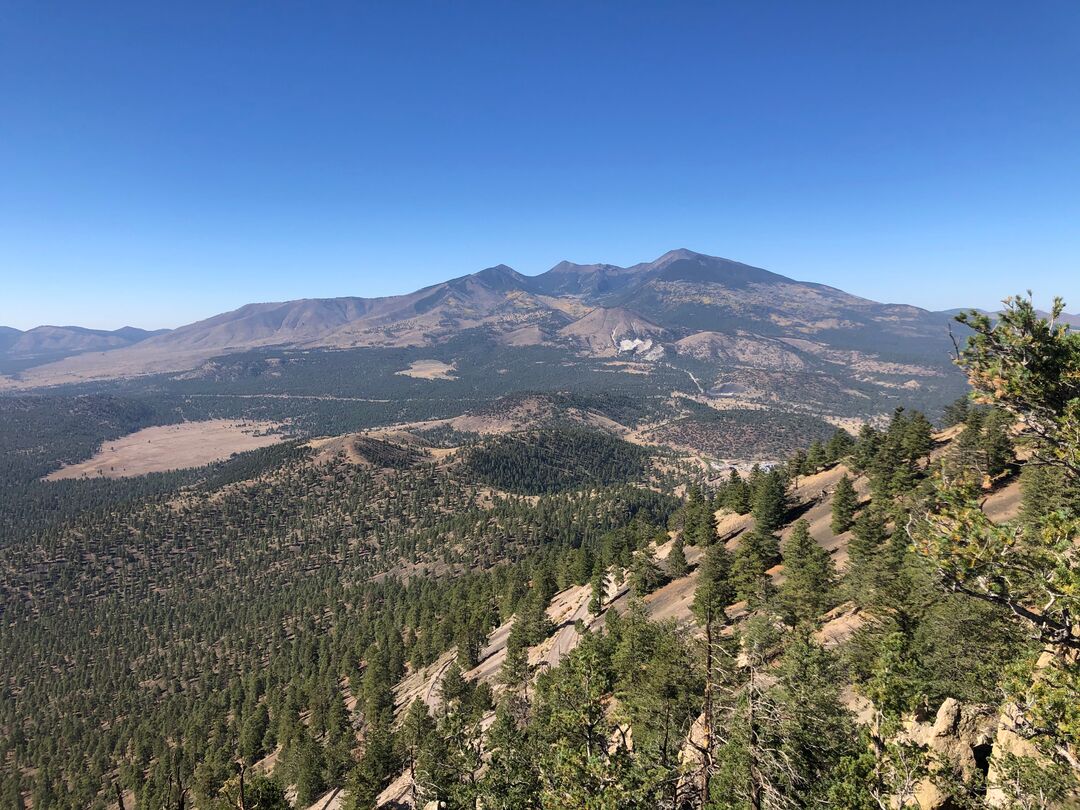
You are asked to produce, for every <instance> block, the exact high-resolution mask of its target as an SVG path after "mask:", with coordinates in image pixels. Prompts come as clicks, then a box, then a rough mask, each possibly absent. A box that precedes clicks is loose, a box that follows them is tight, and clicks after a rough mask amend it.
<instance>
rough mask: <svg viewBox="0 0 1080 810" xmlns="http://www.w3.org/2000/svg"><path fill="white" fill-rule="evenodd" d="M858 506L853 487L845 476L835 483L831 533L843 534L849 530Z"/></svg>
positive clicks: (857, 498)
mask: <svg viewBox="0 0 1080 810" xmlns="http://www.w3.org/2000/svg"><path fill="white" fill-rule="evenodd" d="M858 506H859V497H858V495H856V494H855V487H853V486H852V485H851V479H850V478H848V477H847V476H846V475H843V476H841V477H840V480H839V481H837V482H836V491H835V492H833V502H832V532H833V534H843V533H844V532H846V531H847V530H848V529H850V528H851V524H852V523H853V521H854V518H855V510H856V509H858Z"/></svg>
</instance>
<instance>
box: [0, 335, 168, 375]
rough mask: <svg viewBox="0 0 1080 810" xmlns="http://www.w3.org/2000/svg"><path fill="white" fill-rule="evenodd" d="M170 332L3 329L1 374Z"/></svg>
mask: <svg viewBox="0 0 1080 810" xmlns="http://www.w3.org/2000/svg"><path fill="white" fill-rule="evenodd" d="M167 331H168V330H167V329H159V330H157V331H148V330H146V329H137V328H135V327H134V326H124V327H121V328H120V329H114V330H111V331H110V330H106V329H86V328H84V327H82V326H37V327H34V328H33V329H28V330H26V331H25V332H24V331H22V330H20V329H13V328H11V327H10V326H0V372H5V373H7V372H9V371H14V370H17V369H20V368H26V367H32V366H34V365H42V364H45V363H50V362H53V361H57V360H61V359H63V358H65V357H71V356H74V355H79V354H83V353H85V352H107V351H111V350H113V349H120V348H124V347H127V346H134V345H135V344H136V343H141V342H142V341H144V340H146V339H147V338H151V337H154V336H155V335H160V334H163V333H165V332H167Z"/></svg>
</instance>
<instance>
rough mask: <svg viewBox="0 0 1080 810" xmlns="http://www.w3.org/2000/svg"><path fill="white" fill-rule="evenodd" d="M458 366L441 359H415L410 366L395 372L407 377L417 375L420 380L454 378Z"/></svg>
mask: <svg viewBox="0 0 1080 810" xmlns="http://www.w3.org/2000/svg"><path fill="white" fill-rule="evenodd" d="M455 371H457V367H456V366H455V365H454V364H453V363H444V362H442V361H441V360H413V361H412V363H411V364H410V365H409V367H408V368H403V369H402V370H401V371H396V372H394V373H395V374H401V375H404V376H406V377H415V378H416V379H418V380H454V379H457V378H456V377H455V376H454V372H455Z"/></svg>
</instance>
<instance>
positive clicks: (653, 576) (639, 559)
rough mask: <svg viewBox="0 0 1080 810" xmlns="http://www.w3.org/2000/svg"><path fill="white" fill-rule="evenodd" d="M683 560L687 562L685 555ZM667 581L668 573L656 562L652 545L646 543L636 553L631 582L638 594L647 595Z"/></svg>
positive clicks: (631, 571)
mask: <svg viewBox="0 0 1080 810" xmlns="http://www.w3.org/2000/svg"><path fill="white" fill-rule="evenodd" d="M683 562H684V563H685V562H686V558H685V557H684V558H683ZM667 581H668V578H667V575H666V574H665V573H664V572H663V570H662V569H661V568H660V566H659V564H658V563H657V562H656V555H655V554H653V551H652V547H651V545H646V546H645V547H644V548H641V549H639V550H638V551H637V552H636V553H635V554H634V560H633V565H632V567H631V569H630V584H631V586H632V587H633V589H634V592H635V593H636V594H637V595H638V596H647V595H648V594H650V593H652V592H653V591H655V590H656V589H657V588H659V587H660V586H661V585H663V584H665V583H666V582H667Z"/></svg>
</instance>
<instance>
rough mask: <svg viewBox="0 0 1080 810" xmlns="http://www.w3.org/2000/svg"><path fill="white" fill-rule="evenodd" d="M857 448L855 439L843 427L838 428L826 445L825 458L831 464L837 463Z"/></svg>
mask: <svg viewBox="0 0 1080 810" xmlns="http://www.w3.org/2000/svg"><path fill="white" fill-rule="evenodd" d="M854 448H855V439H854V438H852V436H851V434H850V433H848V432H847V431H846V430H844V429H843V428H838V429H837V430H836V432H835V433H833V435H832V436H831V437H830V438H829V441H828V442H827V443H826V445H825V458H826V461H827V462H828V463H829V464H835V463H836V462H838V461H840V460H841V459H843V458H845V457H847V455H848V454H849V453H851V451H852V450H853V449H854Z"/></svg>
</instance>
